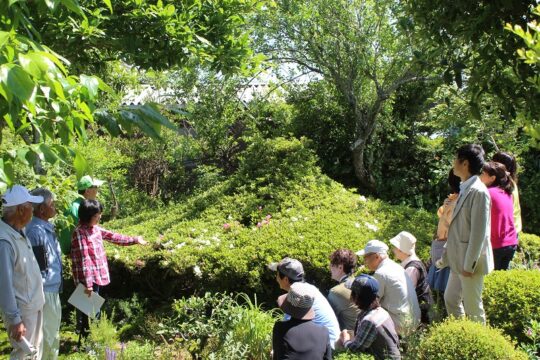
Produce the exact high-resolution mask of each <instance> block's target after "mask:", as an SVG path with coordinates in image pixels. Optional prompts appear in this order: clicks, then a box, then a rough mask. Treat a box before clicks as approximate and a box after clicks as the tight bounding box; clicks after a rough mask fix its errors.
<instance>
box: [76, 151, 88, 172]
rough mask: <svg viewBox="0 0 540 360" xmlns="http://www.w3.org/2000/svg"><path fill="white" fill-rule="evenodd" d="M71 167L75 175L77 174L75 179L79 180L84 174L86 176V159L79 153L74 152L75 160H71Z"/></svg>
mask: <svg viewBox="0 0 540 360" xmlns="http://www.w3.org/2000/svg"><path fill="white" fill-rule="evenodd" d="M73 167H74V168H75V174H77V179H80V178H81V177H83V176H84V174H86V169H87V168H88V164H87V162H86V159H85V158H84V157H83V156H82V154H81V153H80V152H79V151H76V152H75V158H74V159H73Z"/></svg>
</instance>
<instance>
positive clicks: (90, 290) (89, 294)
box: [84, 287, 94, 297]
mask: <svg viewBox="0 0 540 360" xmlns="http://www.w3.org/2000/svg"><path fill="white" fill-rule="evenodd" d="M93 291H94V289H93V288H91V287H89V288H86V289H84V293H85V294H86V295H88V297H90V296H91V295H92V292H93Z"/></svg>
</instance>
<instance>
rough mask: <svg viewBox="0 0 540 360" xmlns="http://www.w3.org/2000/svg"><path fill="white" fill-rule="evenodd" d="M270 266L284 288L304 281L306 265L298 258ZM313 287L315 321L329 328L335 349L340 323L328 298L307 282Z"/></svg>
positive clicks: (331, 343) (332, 345)
mask: <svg viewBox="0 0 540 360" xmlns="http://www.w3.org/2000/svg"><path fill="white" fill-rule="evenodd" d="M268 268H269V269H270V270H272V271H275V272H276V281H277V283H278V285H279V287H280V288H281V289H282V290H285V291H287V292H288V291H289V290H290V289H291V285H292V284H294V283H297V282H300V283H304V282H305V280H304V267H303V266H302V263H301V262H300V261H298V260H296V259H292V258H289V257H286V258H284V259H282V260H281V261H280V262H279V263H271V264H269V265H268ZM307 286H310V287H312V291H313V293H314V294H315V300H314V302H313V310H314V311H315V317H314V318H313V322H314V323H315V324H318V325H322V326H324V327H326V328H327V329H328V333H329V341H330V346H331V347H332V349H334V346H335V342H336V341H337V339H338V337H339V323H338V320H337V318H336V314H334V310H332V307H331V306H330V304H329V303H328V300H327V299H326V298H325V297H324V295H323V294H321V292H320V291H319V289H317V288H316V287H315V286H313V285H311V284H307ZM289 315H290V314H286V315H285V319H289V318H290V316H289Z"/></svg>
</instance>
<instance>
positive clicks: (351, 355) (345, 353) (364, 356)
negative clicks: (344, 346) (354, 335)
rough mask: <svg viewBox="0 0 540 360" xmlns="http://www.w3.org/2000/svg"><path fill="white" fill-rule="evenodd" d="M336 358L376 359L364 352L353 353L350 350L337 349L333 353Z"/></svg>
mask: <svg viewBox="0 0 540 360" xmlns="http://www.w3.org/2000/svg"><path fill="white" fill-rule="evenodd" d="M333 358H334V360H373V359H375V358H374V357H373V356H372V355H369V354H362V353H353V352H350V351H336V352H335V353H334V354H333Z"/></svg>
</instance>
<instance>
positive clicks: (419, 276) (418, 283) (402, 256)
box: [390, 231, 433, 325]
mask: <svg viewBox="0 0 540 360" xmlns="http://www.w3.org/2000/svg"><path fill="white" fill-rule="evenodd" d="M390 244H392V245H393V247H392V251H393V252H394V256H395V257H396V258H397V259H398V260H399V261H401V266H403V268H404V269H405V273H406V274H407V276H408V277H409V279H411V281H412V283H413V286H414V289H415V292H416V297H417V299H418V304H419V306H420V321H421V322H422V324H425V325H428V324H429V323H430V315H429V310H430V308H431V305H432V304H433V299H432V297H431V290H430V288H429V284H428V282H427V271H426V267H425V266H424V263H423V262H422V260H420V259H419V258H418V256H416V252H415V247H416V237H414V235H413V234H411V233H410V232H407V231H402V232H400V233H399V234H397V235H396V236H395V237H393V238H392V239H390Z"/></svg>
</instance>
